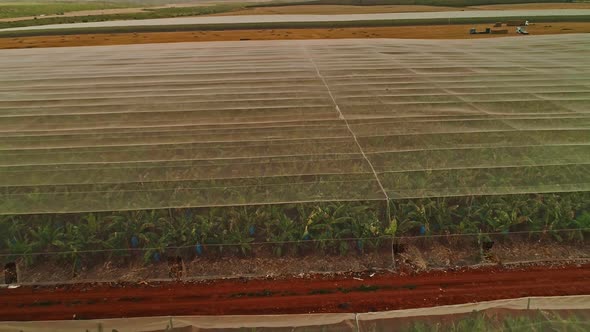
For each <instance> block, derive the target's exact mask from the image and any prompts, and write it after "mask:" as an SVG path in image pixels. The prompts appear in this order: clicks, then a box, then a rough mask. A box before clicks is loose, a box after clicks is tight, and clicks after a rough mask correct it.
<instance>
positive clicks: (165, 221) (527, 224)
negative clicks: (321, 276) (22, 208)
mask: <svg viewBox="0 0 590 332" xmlns="http://www.w3.org/2000/svg"><path fill="white" fill-rule="evenodd" d="M383 203H384V202H381V201H374V202H331V203H315V204H288V205H261V206H243V207H224V208H194V209H160V210H142V211H126V212H112V213H88V214H42V215H19V216H3V217H1V219H0V228H1V229H3V230H4V232H3V233H2V234H0V251H1V252H3V253H4V256H5V258H6V257H8V258H11V259H14V258H19V257H21V258H23V259H24V261H25V263H27V264H32V263H34V262H35V261H36V260H38V259H40V257H45V256H46V255H49V256H50V257H53V258H55V259H57V260H60V261H64V262H74V263H75V264H74V265H75V266H76V265H80V264H92V263H96V262H100V261H104V260H105V259H110V260H117V259H119V260H120V259H122V260H125V259H127V258H129V257H131V256H132V253H133V252H141V253H142V254H143V257H144V260H145V262H146V263H147V262H150V261H152V260H156V261H157V260H159V259H160V258H161V257H163V256H164V255H167V254H169V253H170V252H171V251H172V252H174V250H178V249H179V248H182V249H183V252H186V250H187V249H188V250H189V251H190V252H191V255H193V256H202V255H204V256H208V257H218V256H219V255H227V254H229V255H238V256H249V255H251V254H252V250H253V246H254V244H256V245H259V244H269V246H268V247H269V248H271V249H270V250H272V252H273V253H274V254H275V255H277V256H283V255H299V254H305V253H306V252H309V251H313V252H322V253H325V254H340V255H344V254H349V253H351V252H353V253H354V252H356V253H358V254H360V253H363V252H365V251H367V250H377V249H380V248H384V247H383V246H384V245H386V244H391V239H392V237H393V236H396V237H403V236H422V235H423V236H430V235H437V234H442V235H449V234H482V233H490V232H493V233H501V234H502V233H503V234H509V233H511V232H520V231H525V232H526V231H535V232H538V233H535V234H536V235H531V236H530V238H535V239H537V238H538V237H539V236H552V237H553V239H554V240H556V241H582V240H584V237H585V236H587V235H588V233H589V232H590V192H577V193H561V194H538V195H536V194H535V195H509V196H475V197H451V198H424V199H415V200H395V201H391V202H390V204H389V207H386V206H385V205H384V204H383ZM387 214H389V215H390V218H389V220H388V218H387V217H386V216H387ZM563 229H576V231H569V232H567V233H561V232H559V230H563ZM564 234H567V235H564ZM402 240H403V239H402ZM52 253H53V254H52ZM38 254H43V255H38ZM42 259H46V258H42ZM82 260H83V261H82Z"/></svg>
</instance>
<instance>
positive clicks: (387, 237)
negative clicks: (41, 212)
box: [0, 227, 590, 262]
mask: <svg viewBox="0 0 590 332" xmlns="http://www.w3.org/2000/svg"><path fill="white" fill-rule="evenodd" d="M576 231H590V228H588V227H586V228H563V229H555V230H548V231H546V230H538V231H515V232H509V233H503V232H487V233H465V234H437V235H415V236H396V237H395V238H396V239H398V240H412V239H413V240H416V239H435V238H449V237H474V236H478V237H479V236H482V235H515V234H538V233H544V234H550V233H558V232H576ZM390 239H391V236H378V237H352V238H341V239H336V238H330V239H309V240H295V241H269V242H247V243H243V242H239V243H215V244H201V245H202V246H203V247H232V246H240V245H243V244H249V245H276V244H297V243H316V242H330V241H344V242H346V241H357V240H390ZM193 247H194V245H185V246H169V247H166V249H168V250H174V249H189V248H193ZM159 249H161V248H160V247H151V248H112V249H92V250H75V251H74V250H71V251H54V252H30V253H18V254H8V253H1V254H0V257H10V256H39V255H61V254H70V253H99V252H119V251H147V250H159ZM570 259H571V258H560V259H553V260H559V261H563V260H570ZM578 259H590V256H588V257H578ZM533 261H535V260H533ZM527 262H528V261H527Z"/></svg>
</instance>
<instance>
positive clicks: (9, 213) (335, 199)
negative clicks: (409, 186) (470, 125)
mask: <svg viewBox="0 0 590 332" xmlns="http://www.w3.org/2000/svg"><path fill="white" fill-rule="evenodd" d="M376 201H380V202H383V198H382V197H379V198H367V196H364V197H358V198H350V197H344V198H339V197H333V198H330V197H328V198H316V199H307V200H290V201H278V200H277V201H270V202H247V203H231V204H203V203H201V204H192V205H189V204H185V205H181V206H178V205H176V206H168V205H163V206H146V207H124V208H117V209H113V208H109V209H107V208H103V209H93V210H61V211H56V210H52V211H48V210H37V211H26V212H14V211H0V216H8V217H10V216H16V215H19V216H26V215H31V214H43V215H47V214H63V213H70V214H72V213H114V212H128V211H141V210H170V209H175V210H178V209H199V208H215V207H244V206H246V207H251V206H263V205H287V204H307V203H330V202H376Z"/></svg>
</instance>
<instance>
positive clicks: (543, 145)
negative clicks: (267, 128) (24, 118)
mask: <svg viewBox="0 0 590 332" xmlns="http://www.w3.org/2000/svg"><path fill="white" fill-rule="evenodd" d="M580 146H590V143H557V144H555V143H554V144H525V145H488V146H453V147H448V148H444V147H440V148H427V149H405V150H383V151H368V152H367V154H395V153H408V152H433V151H448V150H459V151H461V150H484V149H489V150H501V149H510V150H511V149H522V148H539V147H580ZM350 154H354V153H350ZM244 158H246V157H244ZM230 159H231V158H230ZM140 162H141V161H140ZM92 163H94V162H92ZM105 163H110V162H105ZM68 164H69V163H68ZM68 164H63V165H68ZM75 164H78V163H75ZM41 165H43V164H41ZM51 165H54V164H51ZM56 165H62V164H56ZM9 166H12V165H0V167H9ZM16 166H20V165H16ZM24 166H27V165H24ZM32 166H35V164H33V165H32Z"/></svg>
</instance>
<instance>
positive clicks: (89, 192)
mask: <svg viewBox="0 0 590 332" xmlns="http://www.w3.org/2000/svg"><path fill="white" fill-rule="evenodd" d="M353 174H354V175H357V174H361V175H362V174H373V173H371V172H367V173H351V174H350V175H353ZM336 175H339V174H336ZM242 179H265V178H260V177H251V178H242ZM229 180H231V179H229ZM200 181H204V180H197V181H196V182H200ZM371 181H373V179H360V180H341V181H322V180H320V181H319V182H318V181H307V182H285V183H270V184H253V185H241V186H215V187H186V188H178V187H171V188H162V189H129V190H117V191H112V190H95V191H53V192H50V191H47V192H36V193H17V194H3V195H2V197H13V196H28V195H31V194H32V195H36V196H39V195H66V196H67V195H77V194H106V193H121V194H124V193H137V192H141V193H157V192H166V191H168V192H169V191H172V192H174V193H180V192H183V191H209V190H211V189H218V190H219V189H223V190H230V189H238V188H242V189H243V188H260V189H262V188H268V187H281V186H294V185H311V186H313V185H324V184H328V183H330V184H336V183H340V184H352V183H365V184H370V183H371ZM165 182H174V181H165ZM179 182H190V181H186V180H181V181H179ZM375 182H377V181H375ZM140 183H141V182H140ZM156 183H158V182H156ZM95 185H98V186H104V185H105V184H100V183H99V184H94V183H89V184H85V185H84V186H85V187H86V186H95ZM107 185H108V184H107ZM42 186H56V187H67V186H68V185H32V186H27V187H42ZM19 187H21V186H17V187H16V188H19ZM4 188H7V187H4ZM411 190H413V189H411ZM286 203H288V202H286Z"/></svg>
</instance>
